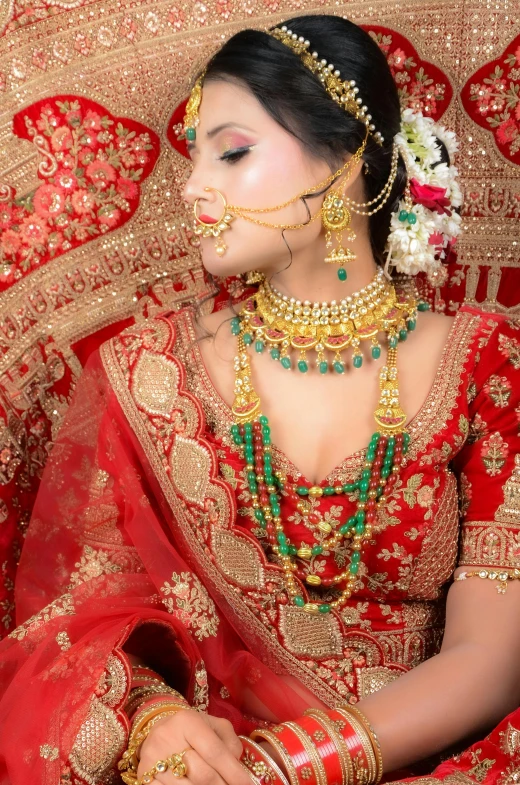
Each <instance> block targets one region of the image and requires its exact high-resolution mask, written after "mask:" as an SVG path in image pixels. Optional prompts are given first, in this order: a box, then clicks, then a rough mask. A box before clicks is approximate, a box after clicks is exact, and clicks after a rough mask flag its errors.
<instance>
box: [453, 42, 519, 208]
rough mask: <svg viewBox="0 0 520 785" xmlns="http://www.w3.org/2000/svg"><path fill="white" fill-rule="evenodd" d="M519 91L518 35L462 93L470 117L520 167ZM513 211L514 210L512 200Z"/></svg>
mask: <svg viewBox="0 0 520 785" xmlns="http://www.w3.org/2000/svg"><path fill="white" fill-rule="evenodd" d="M519 89H520V35H517V36H516V38H513V40H512V41H510V42H509V44H508V45H507V47H506V48H505V49H504V50H503V51H502V52H501V54H500V55H499V56H498V57H497V58H496V59H495V60H491V61H490V62H488V63H486V64H485V65H484V66H482V68H479V69H478V71H476V72H475V73H474V74H472V75H471V77H470V78H469V79H468V81H467V82H466V84H465V85H464V86H463V88H462V91H461V99H462V104H463V106H464V109H465V110H466V112H467V113H468V114H469V116H470V117H471V118H472V119H473V120H474V121H475V123H477V125H480V126H481V128H485V129H486V131H489V132H490V133H491V134H492V135H493V138H494V141H495V144H496V145H497V147H498V149H499V151H500V152H501V153H502V155H503V156H505V157H506V158H507V159H508V160H509V161H511V162H512V163H514V164H517V165H518V164H520V92H519ZM517 198H518V197H517ZM516 209H518V208H516ZM510 211H511V213H513V212H514V211H515V205H514V202H513V200H511V205H510Z"/></svg>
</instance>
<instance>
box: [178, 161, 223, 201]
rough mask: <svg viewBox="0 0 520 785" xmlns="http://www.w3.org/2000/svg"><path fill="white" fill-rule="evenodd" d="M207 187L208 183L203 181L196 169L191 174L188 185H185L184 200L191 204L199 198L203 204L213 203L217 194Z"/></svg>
mask: <svg viewBox="0 0 520 785" xmlns="http://www.w3.org/2000/svg"><path fill="white" fill-rule="evenodd" d="M207 187H208V183H207V182H203V181H202V178H201V177H200V176H199V174H198V173H197V172H196V170H195V169H194V170H193V171H192V173H191V175H190V176H189V178H188V180H187V182H186V185H185V186H184V191H183V198H184V201H185V202H187V203H188V204H190V205H193V204H195V201H196V200H197V199H199V200H200V203H201V204H202V203H203V202H207V203H208V204H212V203H213V202H214V201H215V195H214V193H213V192H212V191H210V190H206V188H207Z"/></svg>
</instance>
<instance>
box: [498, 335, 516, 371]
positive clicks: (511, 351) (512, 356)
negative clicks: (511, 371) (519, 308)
mask: <svg viewBox="0 0 520 785" xmlns="http://www.w3.org/2000/svg"><path fill="white" fill-rule="evenodd" d="M498 345H499V347H500V351H501V353H502V354H503V355H504V357H507V359H508V360H509V362H510V363H511V365H512V366H513V368H515V369H516V370H517V371H518V370H519V369H520V342H519V341H517V340H516V338H510V337H508V336H506V335H503V334H501V335H499V336H498Z"/></svg>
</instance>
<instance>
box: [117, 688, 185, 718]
mask: <svg viewBox="0 0 520 785" xmlns="http://www.w3.org/2000/svg"><path fill="white" fill-rule="evenodd" d="M153 695H174V696H175V697H178V698H181V699H182V700H184V698H183V697H182V695H180V694H179V693H178V692H177V690H174V689H173V688H172V687H168V685H167V684H164V682H163V683H162V684H155V685H152V684H147V685H143V686H142V687H134V689H133V690H132V691H131V692H130V695H129V696H128V700H127V702H126V704H125V711H126V713H127V715H128V716H131V715H132V714H133V713H134V712H135V711H136V710H137V709H138V708H139V704H140V703H144V702H145V700H146V699H147V698H150V697H152V696H153Z"/></svg>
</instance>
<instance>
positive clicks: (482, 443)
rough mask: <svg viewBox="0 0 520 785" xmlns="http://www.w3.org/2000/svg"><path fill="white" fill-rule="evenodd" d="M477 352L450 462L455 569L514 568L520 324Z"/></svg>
mask: <svg viewBox="0 0 520 785" xmlns="http://www.w3.org/2000/svg"><path fill="white" fill-rule="evenodd" d="M486 340H487V337H486V338H483V341H482V343H484V341H486ZM478 352H479V354H478V355H477V358H476V366H475V372H474V377H473V381H472V383H471V385H470V387H469V398H470V403H469V435H468V439H467V442H466V444H465V445H464V447H463V448H462V450H461V451H460V452H459V454H458V455H457V456H456V459H455V461H454V468H455V470H456V472H457V474H458V478H459V488H460V495H461V511H462V530H461V544H460V554H459V562H458V566H461V567H462V566H464V567H467V566H484V567H495V568H503V569H504V568H507V569H511V568H519V567H520V324H519V323H516V324H515V323H514V322H507V321H505V320H504V321H503V322H501V323H500V324H499V325H498V326H497V327H496V328H495V330H494V331H493V333H492V334H491V336H490V337H489V340H487V343H486V345H485V346H482V345H481V346H480V347H479V349H478Z"/></svg>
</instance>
